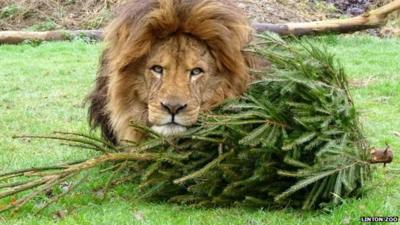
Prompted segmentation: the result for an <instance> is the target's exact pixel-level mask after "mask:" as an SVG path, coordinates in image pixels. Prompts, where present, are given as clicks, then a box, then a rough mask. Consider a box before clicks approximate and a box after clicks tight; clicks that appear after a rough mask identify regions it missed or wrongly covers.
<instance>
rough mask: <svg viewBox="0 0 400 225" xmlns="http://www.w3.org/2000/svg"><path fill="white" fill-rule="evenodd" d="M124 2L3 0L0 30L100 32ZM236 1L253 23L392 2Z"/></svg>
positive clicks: (398, 21) (333, 14)
mask: <svg viewBox="0 0 400 225" xmlns="http://www.w3.org/2000/svg"><path fill="white" fill-rule="evenodd" d="M124 1H126V0H0V30H34V31H44V30H56V29H98V28H101V27H103V26H104V25H105V24H106V23H107V22H108V21H109V20H110V19H111V18H112V14H113V13H112V12H113V11H114V9H115V8H117V7H118V6H119V5H120V4H122V3H123V2H124ZM144 1H145V0H144ZM234 1H236V2H237V4H238V6H239V7H240V8H242V9H243V10H244V11H245V12H246V13H247V15H248V17H249V19H250V21H252V22H268V23H283V22H304V21H315V20H324V19H328V18H338V17H343V16H346V15H352V16H353V15H358V14H360V13H363V12H364V11H366V10H368V9H369V8H375V7H377V6H381V5H383V4H385V3H388V2H390V1H391V0H234ZM393 21H395V22H393ZM393 27H397V28H399V27H400V15H399V14H397V16H392V17H391V20H390V22H389V26H386V27H385V28H384V29H382V30H383V31H382V32H381V33H383V34H384V35H385V34H386V35H392V34H393V33H394V32H396V28H395V29H392V28H393ZM397 30H398V29H397ZM397 33H400V32H399V31H397Z"/></svg>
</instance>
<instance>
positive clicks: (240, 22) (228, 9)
mask: <svg viewBox="0 0 400 225" xmlns="http://www.w3.org/2000/svg"><path fill="white" fill-rule="evenodd" d="M176 34H185V35H190V36H191V37H194V38H196V39H198V40H200V41H202V42H203V43H205V44H206V45H207V47H208V48H209V50H210V52H211V54H212V56H213V58H214V59H215V60H216V65H217V69H218V71H219V72H220V74H221V75H223V76H224V79H225V82H224V83H223V84H222V85H223V86H222V88H221V91H219V92H218V93H217V95H218V96H215V98H213V101H215V102H213V103H210V104H209V105H210V106H215V105H217V104H220V103H221V102H222V101H223V100H224V99H226V98H228V97H233V96H238V95H240V94H242V93H243V92H244V91H245V89H246V87H247V85H248V81H249V74H248V66H247V64H246V55H245V54H244V53H243V52H242V50H243V49H244V47H245V46H246V45H247V44H248V43H249V41H250V37H251V29H250V27H249V25H248V22H247V19H246V18H245V17H244V16H243V14H242V12H241V10H239V9H238V8H237V7H236V6H235V5H234V4H233V3H232V2H231V1H228V0H145V1H143V0H131V1H128V2H127V3H126V4H125V5H123V6H122V7H121V9H120V10H119V12H118V15H117V17H116V18H115V19H114V20H113V21H112V22H111V23H110V25H109V26H108V27H107V28H106V31H105V42H106V47H105V50H104V51H103V54H102V57H101V65H100V68H99V71H98V76H97V79H96V84H95V87H94V89H93V90H92V91H91V93H90V94H89V95H88V98H87V100H88V102H89V122H90V125H91V127H92V128H95V127H98V126H100V127H101V131H102V135H103V136H104V137H105V138H106V139H108V140H110V141H111V142H113V143H117V142H118V138H117V135H116V134H117V133H118V129H119V126H120V125H121V123H126V120H127V117H129V115H127V113H128V108H135V107H136V108H143V102H141V103H139V102H137V101H136V99H138V98H139V96H140V95H141V93H144V92H145V91H144V90H142V89H143V88H145V87H144V86H143V85H140V84H138V83H137V82H136V83H135V81H134V79H136V78H135V77H138V76H140V75H139V74H137V73H138V72H137V71H136V70H135V68H136V67H140V65H141V63H143V61H144V60H145V59H146V56H147V55H148V54H149V52H150V51H151V48H152V46H153V45H154V44H155V43H157V42H159V41H160V40H162V39H163V38H166V37H169V36H171V35H176ZM132 79H133V80H132ZM113 90H114V92H115V90H118V91H117V92H118V93H117V94H115V93H113ZM139 105H140V106H139ZM140 117H143V118H145V117H146V112H145V110H144V111H143V115H142V116H140ZM143 118H137V120H138V121H140V120H141V119H143Z"/></svg>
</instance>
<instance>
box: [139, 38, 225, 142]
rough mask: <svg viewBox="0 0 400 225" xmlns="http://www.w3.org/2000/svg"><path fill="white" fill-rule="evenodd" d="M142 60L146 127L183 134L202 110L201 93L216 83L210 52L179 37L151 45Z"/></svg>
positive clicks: (192, 40)
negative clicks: (144, 59)
mask: <svg viewBox="0 0 400 225" xmlns="http://www.w3.org/2000/svg"><path fill="white" fill-rule="evenodd" d="M146 61H147V62H146V67H145V71H144V76H145V81H146V84H147V88H148V103H147V104H148V122H149V123H150V126H151V127H152V129H153V130H155V131H156V132H158V133H160V134H163V135H166V136H170V135H175V134H177V133H180V132H182V131H185V130H186V128H187V127H189V126H191V125H193V124H194V123H195V122H196V121H197V118H198V115H199V112H200V111H201V110H202V109H204V108H203V104H202V103H203V102H206V101H208V99H207V97H208V96H207V95H206V94H205V93H209V92H210V89H212V88H215V87H216V86H218V83H219V81H218V79H217V77H216V76H215V74H216V65H215V60H214V59H213V57H212V56H211V53H210V51H209V50H208V49H207V46H206V45H204V44H203V43H201V42H199V41H197V40H196V39H194V38H191V37H189V36H184V35H179V36H176V37H173V38H169V39H167V40H165V41H162V42H160V43H158V44H157V45H155V46H154V47H153V49H152V51H151V52H150V54H149V56H148V58H147V60H146ZM205 107H206V106H205Z"/></svg>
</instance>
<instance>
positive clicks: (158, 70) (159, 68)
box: [150, 65, 164, 74]
mask: <svg viewBox="0 0 400 225" xmlns="http://www.w3.org/2000/svg"><path fill="white" fill-rule="evenodd" d="M150 69H151V70H152V71H153V72H155V73H158V74H162V73H163V71H164V68H162V66H160V65H155V66H152V67H151V68H150Z"/></svg>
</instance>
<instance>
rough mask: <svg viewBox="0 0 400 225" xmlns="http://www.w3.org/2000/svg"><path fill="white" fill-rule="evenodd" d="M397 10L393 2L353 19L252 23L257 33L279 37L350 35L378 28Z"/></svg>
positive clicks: (398, 6)
mask: <svg viewBox="0 0 400 225" xmlns="http://www.w3.org/2000/svg"><path fill="white" fill-rule="evenodd" d="M399 9H400V0H395V1H393V2H391V3H388V4H386V5H384V6H382V7H380V8H377V9H375V10H371V11H369V12H366V13H364V14H362V15H360V16H356V17H353V18H347V19H335V20H324V21H315V22H304V23H285V24H268V23H254V24H253V27H254V28H255V30H256V31H257V32H258V33H261V32H264V31H272V32H275V33H278V34H281V35H295V36H300V35H305V34H317V33H328V32H333V33H350V32H354V31H360V30H365V29H369V28H377V27H380V26H382V25H384V24H385V23H386V18H387V16H388V15H389V14H390V13H392V12H395V11H397V10H399Z"/></svg>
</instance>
